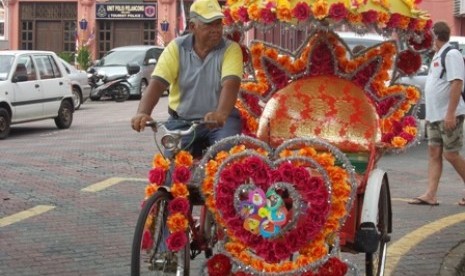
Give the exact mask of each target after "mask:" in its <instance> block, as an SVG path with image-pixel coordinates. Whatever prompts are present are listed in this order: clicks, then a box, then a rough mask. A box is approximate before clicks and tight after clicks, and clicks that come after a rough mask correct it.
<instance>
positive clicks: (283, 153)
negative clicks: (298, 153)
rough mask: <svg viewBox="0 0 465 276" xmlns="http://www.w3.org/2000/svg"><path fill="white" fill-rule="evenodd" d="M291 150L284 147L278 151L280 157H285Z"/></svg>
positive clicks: (290, 153)
mask: <svg viewBox="0 0 465 276" xmlns="http://www.w3.org/2000/svg"><path fill="white" fill-rule="evenodd" d="M292 155H293V154H292V151H291V150H288V149H285V150H282V151H281V152H280V153H279V157H281V158H286V157H290V156H292Z"/></svg>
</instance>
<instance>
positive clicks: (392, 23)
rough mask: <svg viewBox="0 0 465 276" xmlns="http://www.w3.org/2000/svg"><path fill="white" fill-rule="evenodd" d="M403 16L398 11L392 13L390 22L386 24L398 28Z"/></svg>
mask: <svg viewBox="0 0 465 276" xmlns="http://www.w3.org/2000/svg"><path fill="white" fill-rule="evenodd" d="M401 18H402V16H401V15H400V14H398V13H393V14H391V17H390V18H389V21H388V23H387V24H386V25H387V27H388V28H397V27H398V26H399V23H400V20H401Z"/></svg>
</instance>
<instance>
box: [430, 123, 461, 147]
mask: <svg viewBox="0 0 465 276" xmlns="http://www.w3.org/2000/svg"><path fill="white" fill-rule="evenodd" d="M464 118H465V115H460V116H457V125H456V126H455V128H454V129H452V130H445V129H444V121H438V122H434V123H428V125H427V128H426V131H427V134H428V145H430V146H442V147H443V149H444V151H446V152H456V151H460V150H461V149H462V146H463V121H464Z"/></svg>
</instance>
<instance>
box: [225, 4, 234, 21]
mask: <svg viewBox="0 0 465 276" xmlns="http://www.w3.org/2000/svg"><path fill="white" fill-rule="evenodd" d="M223 14H224V18H223V21H224V24H226V25H232V24H233V23H234V19H233V18H232V16H231V10H230V9H229V8H227V9H225V10H224V11H223Z"/></svg>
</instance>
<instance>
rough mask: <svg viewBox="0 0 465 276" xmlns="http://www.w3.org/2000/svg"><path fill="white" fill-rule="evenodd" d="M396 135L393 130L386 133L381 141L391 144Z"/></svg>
mask: <svg viewBox="0 0 465 276" xmlns="http://www.w3.org/2000/svg"><path fill="white" fill-rule="evenodd" d="M394 136H395V135H394V133H392V132H389V133H385V134H384V135H383V137H381V141H382V142H383V143H387V144H390V143H391V141H392V139H393V138H394Z"/></svg>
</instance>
